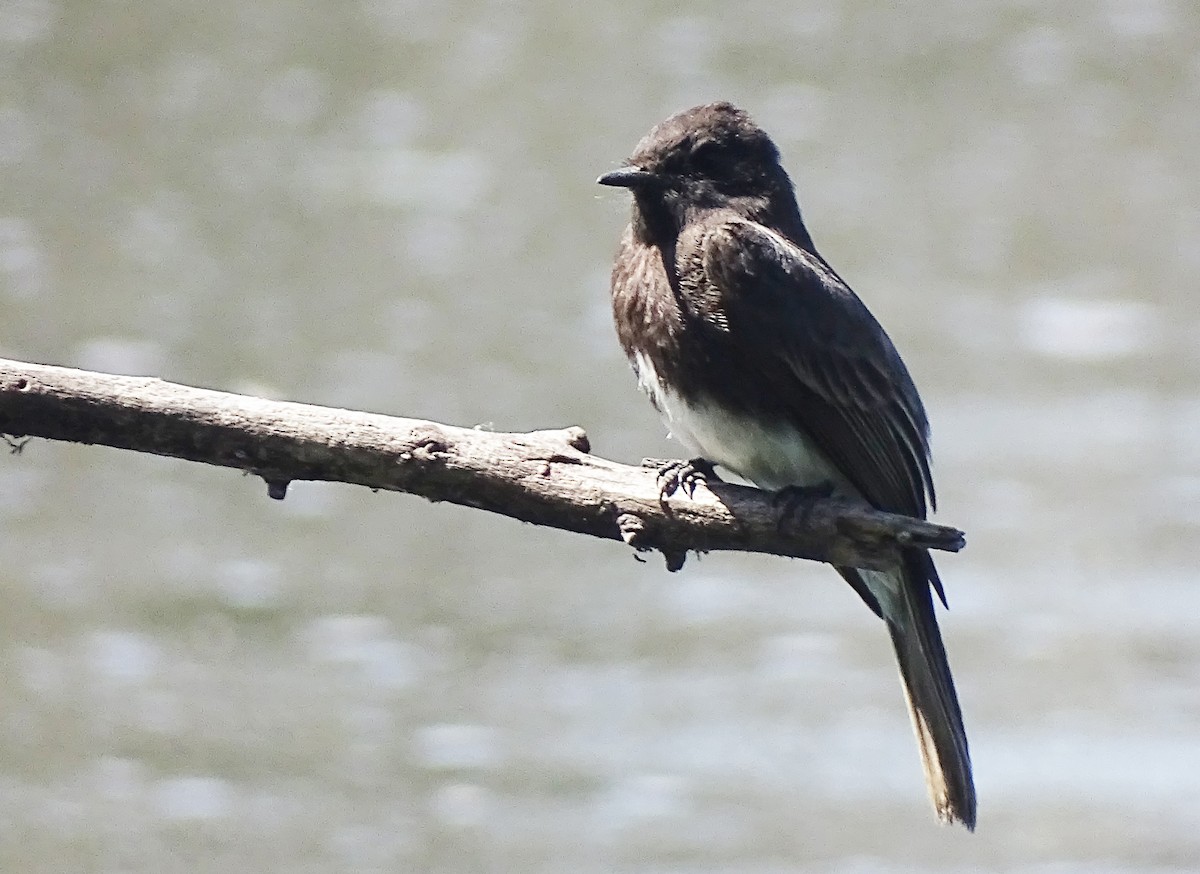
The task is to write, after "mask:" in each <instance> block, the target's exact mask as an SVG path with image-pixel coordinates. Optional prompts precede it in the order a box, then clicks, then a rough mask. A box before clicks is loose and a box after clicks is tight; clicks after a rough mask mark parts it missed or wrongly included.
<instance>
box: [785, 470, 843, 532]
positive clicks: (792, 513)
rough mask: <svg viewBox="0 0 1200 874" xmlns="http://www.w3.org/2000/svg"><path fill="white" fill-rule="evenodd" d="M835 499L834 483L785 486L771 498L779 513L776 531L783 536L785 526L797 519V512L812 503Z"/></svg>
mask: <svg viewBox="0 0 1200 874" xmlns="http://www.w3.org/2000/svg"><path fill="white" fill-rule="evenodd" d="M830 497H833V483H831V482H823V483H818V484H817V485H815V486H784V487H783V488H782V489H780V490H779V491H777V492H776V493H775V494H774V495H772V496H771V504H772V505H773V506H774V507H775V509H776V510H777V511H778V512H779V521H778V522H776V523H775V527H776V529H778V531H779V532H780V533H781V534H782V533H783V526H784V524H785V523H786V522H790V521H791V520H792V519H794V518H795V517H796V511H797V510H799V509H800V508H801V507H802V506H803V505H805V504H807V503H809V502H810V501H816V500H819V499H821V498H830Z"/></svg>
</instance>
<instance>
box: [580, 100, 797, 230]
mask: <svg viewBox="0 0 1200 874" xmlns="http://www.w3.org/2000/svg"><path fill="white" fill-rule="evenodd" d="M596 181H597V182H599V183H600V184H601V185H613V186H617V187H620V188H628V189H629V190H630V191H631V192H632V193H633V196H634V226H635V230H637V231H639V232H640V233H641V234H642V235H643V236H645V237H646V238H647V240H646V241H647V242H664V240H663V239H662V238H664V237H669V238H670V239H673V238H674V237H675V236H677V235H678V233H679V231H680V230H681V229H682V228H683V227H684V226H685V225H686V224H688V223H689V222H691V221H695V220H696V219H699V218H702V217H703V215H704V214H705V213H706V212H708V211H711V210H718V209H729V210H733V211H735V212H737V213H738V214H740V215H742V216H744V217H745V218H748V219H751V220H754V221H762V222H767V223H770V224H774V225H777V226H781V225H782V226H786V225H788V224H790V221H789V219H790V218H791V215H792V214H794V216H795V221H796V222H797V223H799V210H798V209H797V207H796V198H795V194H794V192H793V190H792V182H791V180H790V179H789V178H788V175H787V172H786V171H785V170H784V169H783V165H782V164H780V162H779V150H778V149H777V148H776V147H775V143H773V142H772V141H771V138H770V137H769V136H767V134H766V132H765V131H763V130H762V129H761V128H760V127H758V125H756V124H755V123H754V122H753V121H751V119H750V116H749V115H747V114H746V113H745V112H743V111H742V110H741V109H738V108H737V107H736V106H734V105H733V104H730V103H707V104H704V105H703V106H696V107H693V108H691V109H686V110H684V111H683V112H678V113H676V114H675V115H672V116H671V117H670V118H668V119H666V120H665V121H663V122H660V123H659V124H657V125H655V127H654V128H653V129H652V130H651V131H650V133H648V134H646V136H644V137H643V138H642V141H641V142H640V143H638V145H637V148H636V149H634V151H633V154H632V155H630V157H629V160H628V161H626V162H625V166H623V167H622V168H621V169H619V170H614V171H612V172H611V173H605V174H604V175H603V176H601V177H600V178H599V179H598V180H596ZM639 225H640V226H641V227H639Z"/></svg>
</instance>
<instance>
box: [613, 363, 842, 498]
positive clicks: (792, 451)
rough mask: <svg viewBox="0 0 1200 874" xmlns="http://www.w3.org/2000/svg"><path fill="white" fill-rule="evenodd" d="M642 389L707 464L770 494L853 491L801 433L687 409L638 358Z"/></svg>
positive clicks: (705, 407) (716, 410) (716, 411)
mask: <svg viewBox="0 0 1200 874" xmlns="http://www.w3.org/2000/svg"><path fill="white" fill-rule="evenodd" d="M635 367H636V369H637V372H638V382H639V384H640V385H641V387H642V389H643V390H644V391H645V392H646V393H647V394H649V395H650V397H651V398H652V399H653V400H654V404H655V406H657V407H658V410H659V412H660V413H661V414H662V416H663V419H664V420H665V421H666V423H667V427H668V428H669V429H670V432H671V436H672V437H674V438H675V439H676V440H678V441H679V442H680V443H682V444H683V445H684V446H686V447H687V448H688V450H689V451H690V452H693V453H695V454H696V455H698V456H700V457H701V458H705V459H707V460H708V461H712V462H715V463H716V464H719V465H720V466H722V467H724V468H727V469H728V470H731V471H733V472H734V473H736V474H737V475H738V476H741V477H745V478H746V479H748V480H750V481H751V482H752V483H754V484H755V485H757V486H759V487H760V488H764V489H781V488H784V487H785V486H817V485H824V484H827V483H832V484H833V486H834V487H835V488H836V489H837V490H838V491H841V492H843V493H850V494H852V493H853V491H854V490H853V488H852V487H851V486H850V484H849V482H848V481H847V480H846V479H845V477H843V476H842V475H841V474H840V473H838V471H837V470H836V469H834V467H833V466H832V465H831V464H830V463H829V461H828V460H827V459H826V458H825V457H824V455H823V454H822V453H821V452H819V451H818V450H817V449H816V448H815V447H814V446H813V445H812V444H811V442H810V441H809V439H808V438H807V437H806V436H805V435H804V434H803V433H802V432H800V431H798V430H796V429H794V428H789V427H787V426H784V425H775V426H772V425H764V424H762V423H761V422H758V421H756V420H755V419H753V418H750V417H748V416H745V415H741V414H737V413H731V412H729V411H727V410H724V409H722V408H720V407H718V406H716V405H714V404H695V403H687V402H686V401H684V400H683V399H682V398H680V397H679V396H678V395H677V394H675V393H674V392H671V391H669V390H668V389H667V387H666V386H664V385H663V384H662V382H661V381H660V380H659V378H658V374H657V373H656V372H655V370H654V365H653V364H652V363H651V362H650V360H649V359H647V358H645V357H644V356H642V355H640V354H639V355H637V358H636V361H635Z"/></svg>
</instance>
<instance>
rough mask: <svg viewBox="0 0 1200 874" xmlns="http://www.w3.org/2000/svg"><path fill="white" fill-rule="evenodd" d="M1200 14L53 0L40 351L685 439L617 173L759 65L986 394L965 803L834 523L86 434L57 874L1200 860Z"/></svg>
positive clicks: (2, 272)
mask: <svg viewBox="0 0 1200 874" xmlns="http://www.w3.org/2000/svg"><path fill="white" fill-rule="evenodd" d="M1198 49H1200V7H1197V6H1195V5H1194V4H1189V3H1185V2H1182V0H1111V2H1079V3H1075V2H1072V3H1067V2H1043V3H1030V2H1026V0H1007V2H991V3H987V2H972V3H955V2H949V0H923V2H917V3H912V4H901V5H898V6H895V7H889V6H885V5H883V4H875V3H867V2H863V0H831V2H825V3H819V4H818V3H783V2H766V0H748V2H743V3H739V4H737V6H736V8H731V7H730V6H729V5H727V4H719V3H715V2H705V0H702V2H699V3H693V4H688V5H687V6H685V7H676V6H674V5H672V4H665V3H659V4H649V5H646V6H643V7H637V6H624V7H622V6H617V5H606V4H577V3H565V4H557V3H552V2H544V0H543V2H538V3H534V2H529V3H499V2H490V3H489V2H451V3H444V4H436V3H422V2H414V0H357V2H349V3H335V2H329V0H326V2H318V3H301V2H296V0H268V2H257V3H249V4H246V3H235V2H229V0H214V2H210V3H205V4H196V3H185V2H177V0H166V2H158V3H145V4H129V3H119V2H113V0H94V2H87V3H84V2H76V0H3V2H0V354H3V355H6V356H9V357H19V358H25V359H29V360H35V361H40V362H47V363H55V364H65V365H72V366H80V367H85V368H93V369H99V370H107V371H117V372H128V373H143V374H154V375H159V376H162V377H164V378H167V379H171V380H177V381H182V382H186V383H191V384H196V385H203V386H210V387H216V388H222V389H228V390H234V391H246V392H252V393H257V394H264V395H269V396H273V397H280V398H288V399H294V400H301V401H309V402H314V403H323V404H332V405H337V406H347V407H354V408H361V409H367V410H372V411H377V412H383V413H393V414H400V415H407V416H414V417H427V418H432V419H436V420H440V421H445V422H451V423H455V424H461V425H473V424H477V423H483V424H486V425H490V426H493V427H495V428H498V429H501V430H523V429H533V428H543V427H555V426H564V425H571V424H578V425H582V426H584V427H585V428H586V429H587V430H588V432H589V434H590V436H591V439H592V444H593V447H594V450H595V451H596V452H597V453H599V454H602V455H605V456H607V457H610V458H616V459H620V460H624V461H631V462H632V461H636V460H637V459H639V458H641V457H642V456H659V457H662V456H666V455H670V454H671V453H672V452H673V451H674V449H673V447H672V446H671V444H669V443H668V442H667V441H666V440H665V439H664V435H663V429H662V427H661V426H660V424H659V423H658V420H657V418H656V416H655V415H654V414H653V412H652V410H651V409H650V407H649V405H648V404H647V403H646V402H645V401H644V400H643V399H642V398H640V397H639V396H638V395H637V393H636V390H635V387H634V384H633V380H632V377H631V376H630V374H629V373H628V370H627V368H626V365H625V363H624V361H623V360H622V358H621V356H620V353H619V351H618V349H617V345H616V341H615V339H614V336H613V332H612V329H611V327H610V325H609V315H608V308H607V307H608V305H607V273H608V268H609V264H610V260H611V257H612V254H613V251H614V249H615V245H616V241H617V238H618V235H619V233H620V230H621V227H622V225H623V224H624V222H625V220H626V215H627V197H626V195H625V193H624V192H619V191H612V190H607V189H601V188H598V187H597V186H596V185H595V184H594V179H595V177H596V176H597V175H598V174H600V173H602V172H604V171H606V170H608V169H611V168H612V167H614V166H616V164H617V163H618V162H619V161H620V159H622V158H623V157H624V156H625V155H626V154H628V152H629V151H630V150H631V149H632V147H633V145H634V143H635V142H636V141H637V139H638V138H639V137H640V136H641V135H642V134H643V133H644V132H645V131H646V130H647V129H648V128H649V127H650V126H651V124H653V123H654V122H656V121H658V120H659V119H660V118H662V117H663V116H665V115H666V114H668V113H669V112H672V111H674V110H676V109H680V108H683V107H685V106H689V105H692V104H695V103H699V102H704V101H707V100H711V99H716V98H727V99H732V100H734V101H736V102H738V103H741V104H743V105H744V106H745V107H746V108H748V109H749V110H750V111H751V112H752V113H753V114H754V115H755V117H756V118H757V120H758V121H759V122H760V123H761V124H762V125H763V126H764V127H765V128H766V129H767V130H768V131H769V132H771V133H772V134H773V135H774V136H775V138H776V140H777V141H778V142H779V144H780V146H781V148H782V150H783V152H784V155H785V159H786V163H787V166H788V167H789V169H790V170H791V172H792V174H793V177H794V179H795V181H796V183H797V187H798V190H799V192H800V196H801V203H802V206H803V208H804V210H805V214H806V217H807V219H808V222H809V226H810V228H811V229H812V232H813V234H814V237H815V238H816V240H817V243H818V245H819V246H820V247H821V249H822V252H823V253H824V254H825V255H826V257H827V258H829V260H830V261H831V262H832V263H833V264H834V265H835V266H836V268H837V269H838V270H839V272H841V273H842V274H843V275H844V276H845V277H846V278H847V279H848V281H850V283H851V284H852V285H853V286H854V287H855V288H856V290H858V291H859V293H860V294H861V295H862V296H863V297H864V298H865V299H866V300H867V301H868V303H869V304H870V305H871V307H872V308H873V310H874V311H875V313H876V314H877V315H878V316H879V318H880V319H881V321H882V322H883V323H884V324H885V325H886V326H887V327H888V329H889V331H890V333H891V334H892V336H893V337H894V338H895V340H896V342H897V344H898V345H899V347H900V349H901V351H902V352H903V353H904V355H905V357H906V359H907V361H908V364H909V367H910V369H911V370H912V371H913V373H914V376H915V378H916V380H917V382H918V384H919V385H920V386H921V388H922V392H923V394H924V397H925V400H926V403H927V405H928V407H929V410H930V415H931V418H932V421H933V426H934V450H935V460H936V475H937V479H938V487H939V493H940V496H941V509H942V513H941V516H940V518H941V519H943V520H945V521H946V522H948V523H951V524H955V525H958V526H960V527H962V528H964V529H965V530H966V531H967V533H968V544H969V546H968V549H967V550H966V551H965V552H964V553H962V554H961V555H959V556H953V557H944V558H942V559H941V567H942V572H943V577H944V578H945V580H946V583H947V588H948V591H949V596H950V601H951V608H952V609H951V610H950V612H949V613H948V614H943V619H942V624H943V628H944V630H945V635H946V638H947V643H948V647H949V651H950V655H951V662H952V664H953V666H954V669H955V674H956V676H957V678H958V684H959V689H960V693H961V696H962V698H963V704H964V709H965V712H966V716H967V725H968V729H969V733H970V737H971V742H972V752H973V754H974V760H975V763H976V768H977V779H978V788H979V797H980V826H979V830H978V833H977V834H976V835H974V836H970V835H967V834H966V833H965V832H963V831H962V830H950V829H943V828H939V827H937V826H936V825H935V824H934V822H933V820H932V815H931V812H930V810H929V807H928V803H927V800H926V796H925V789H924V786H923V783H922V777H921V772H920V767H919V764H918V759H917V755H916V751H915V748H914V742H913V739H912V737H911V732H910V729H909V726H908V717H907V715H906V713H905V710H904V706H903V703H902V699H901V696H900V693H899V690H898V684H897V680H896V676H895V670H894V667H893V662H892V657H891V654H890V651H889V646H888V642H887V635H886V634H885V633H884V630H883V628H882V627H881V626H880V625H879V624H878V623H877V622H876V621H874V620H873V618H872V617H871V616H870V615H869V613H868V612H867V611H866V609H865V608H864V607H863V605H862V604H861V603H860V602H859V600H858V599H857V597H856V596H854V594H853V593H852V592H851V591H850V590H849V589H848V588H847V587H846V586H845V585H844V584H843V583H842V582H841V581H840V580H839V579H838V578H837V576H836V575H835V574H834V573H833V572H832V571H831V570H830V569H829V568H826V567H821V566H818V565H809V564H806V563H802V562H794V561H793V562H789V561H784V560H772V559H768V558H764V557H752V556H745V555H713V556H708V557H706V558H704V559H703V560H693V561H690V562H689V563H688V565H687V567H686V568H685V569H684V571H683V572H682V573H679V574H674V575H672V574H668V573H666V571H665V570H664V569H663V567H662V566H661V562H660V561H658V560H657V559H656V560H655V561H652V562H650V563H648V564H639V563H637V562H635V561H634V559H633V558H632V557H631V555H630V554H629V552H628V551H627V550H625V549H624V548H622V547H620V546H618V545H615V544H612V543H601V542H590V541H588V540H585V539H583V538H580V537H573V536H569V535H566V534H562V533H557V532H547V531H541V530H535V529H532V528H530V527H524V526H521V525H519V524H517V523H515V522H512V521H509V520H506V519H502V518H495V517H489V516H486V515H484V514H482V513H479V512H475V511H470V510H465V509H461V508H455V507H449V506H431V505H429V504H426V503H424V502H422V501H420V500H418V499H415V498H411V497H405V496H396V495H390V494H372V493H371V492H369V491H367V490H365V489H354V488H351V487H348V486H340V487H339V486H324V485H312V484H303V483H300V484H296V485H294V486H293V489H292V492H291V494H290V495H289V497H288V499H287V500H286V501H285V502H284V503H282V504H279V503H276V502H273V501H270V500H268V498H267V495H266V489H265V487H264V485H263V483H262V482H261V481H258V480H252V479H248V478H243V477H240V476H237V475H236V474H234V473H231V472H230V471H227V470H218V469H210V468H203V467H200V466H195V465H188V464H184V463H181V462H175V461H169V460H162V459H156V458H151V457H145V456H139V455H135V454H132V453H123V452H117V451H113V450H107V449H99V448H86V447H74V446H68V445H51V444H47V443H37V442H35V443H33V444H31V445H29V446H27V447H26V449H25V451H24V452H23V454H21V455H19V456H8V457H3V458H0V598H2V599H3V603H4V608H3V610H2V611H0V661H2V663H3V665H4V669H3V670H2V671H0V868H2V869H3V870H6V871H29V872H37V871H84V870H87V871H113V872H117V871H121V872H135V871H136V872H142V871H155V872H174V871H188V872H191V871H198V872H203V871H222V872H227V871H268V870H276V871H288V872H297V874H299V872H318V871H353V872H358V871H430V872H441V871H446V872H451V871H480V872H483V871H487V872H517V871H520V872H567V871H569V872H606V871H647V872H663V874H666V872H685V871H686V872H700V871H706V872H707V871H714V872H729V874H732V872H738V874H767V872H785V871H828V872H868V871H879V872H914V871H1020V872H1026V871H1029V872H1054V874H1067V872H1089V874H1090V872H1102V874H1106V872H1107V874H1113V872H1134V871H1137V872H1144V871H1158V872H1165V871H1185V870H1196V869H1200V830H1198V829H1197V824H1198V823H1200V792H1197V787H1198V786H1200V588H1198V586H1197V579H1196V570H1197V558H1198V557H1200V555H1198V553H1200V550H1198V549H1197V537H1198V535H1200V436H1198V435H1200V389H1198V388H1197V377H1198V376H1200V351H1198V349H1200V307H1198V306H1197V304H1196V301H1195V298H1196V292H1197V286H1198V283H1200V245H1198V243H1197V241H1198V239H1200V169H1198V161H1197V155H1200V51H1198Z"/></svg>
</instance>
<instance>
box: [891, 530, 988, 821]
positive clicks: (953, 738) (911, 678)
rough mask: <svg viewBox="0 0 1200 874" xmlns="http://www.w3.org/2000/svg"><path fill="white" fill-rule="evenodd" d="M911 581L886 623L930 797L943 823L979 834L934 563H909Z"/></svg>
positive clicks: (921, 558) (918, 557) (917, 559)
mask: <svg viewBox="0 0 1200 874" xmlns="http://www.w3.org/2000/svg"><path fill="white" fill-rule="evenodd" d="M905 565H906V566H905V569H904V575H905V577H906V578H905V579H904V580H902V581H899V582H900V585H899V586H897V587H896V588H897V589H898V590H899V597H896V598H892V599H888V600H889V601H890V603H889V604H888V605H887V606H886V607H885V608H884V610H883V614H884V619H885V621H886V622H887V625H888V631H890V632H891V635H892V645H893V646H894V647H895V648H896V660H897V662H898V663H899V666H900V679H901V682H902V684H903V686H904V697H905V700H906V701H907V702H908V712H909V715H910V716H911V717H912V724H913V731H914V732H915V733H916V736H917V744H918V746H919V748H920V751H921V762H922V764H923V765H924V766H925V781H926V783H927V784H928V786H929V795H930V798H931V799H932V801H933V806H934V809H935V810H936V811H937V815H938V819H940V820H942V821H943V822H961V823H962V824H963V825H965V826H966V827H967V828H968V829H970V830H972V831H973V830H974V829H975V784H974V781H973V779H972V777H971V756H970V753H969V751H968V749H967V733H966V730H965V729H964V728H963V719H962V711H961V710H960V709H959V706H958V695H957V694H955V691H954V679H953V678H952V677H951V676H950V664H949V662H948V661H947V660H946V650H945V648H944V647H943V646H942V635H941V632H940V631H939V630H938V624H937V618H936V616H935V615H934V612H933V597H932V594H931V592H930V588H929V585H928V582H929V579H930V576H929V575H930V574H936V571H934V570H933V566H932V565H933V562H932V561H931V560H930V559H929V557H928V555H926V554H924V553H917V554H914V555H913V556H911V559H910V560H909V561H906V562H905Z"/></svg>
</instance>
